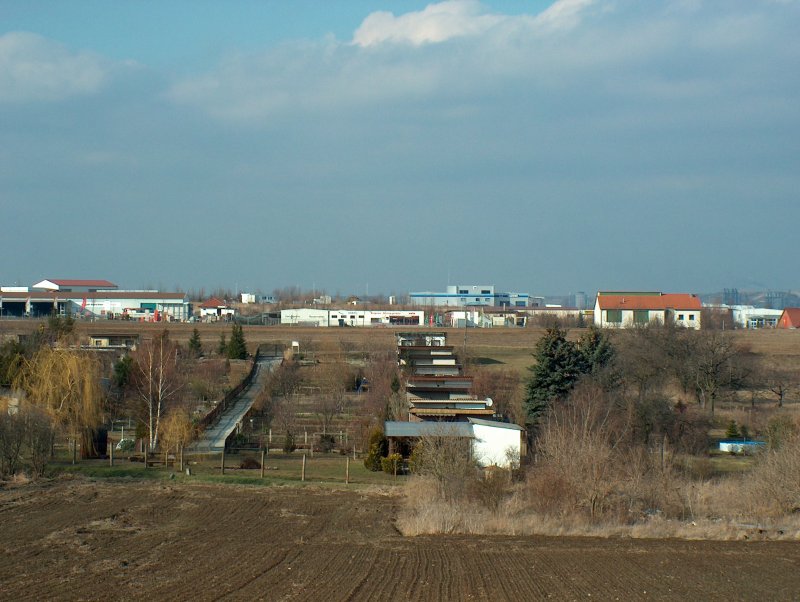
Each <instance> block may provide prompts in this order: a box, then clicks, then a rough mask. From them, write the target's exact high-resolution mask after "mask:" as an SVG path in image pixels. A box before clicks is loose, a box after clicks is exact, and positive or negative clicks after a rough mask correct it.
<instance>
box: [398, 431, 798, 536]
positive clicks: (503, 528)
mask: <svg viewBox="0 0 800 602" xmlns="http://www.w3.org/2000/svg"><path fill="white" fill-rule="evenodd" d="M574 427H575V425H574V424H564V423H561V424H558V425H556V427H555V428H553V429H552V430H551V431H550V432H549V433H547V434H546V435H545V436H544V437H543V439H542V441H541V443H542V450H543V455H544V458H543V459H542V460H540V461H539V462H538V463H537V464H536V465H534V466H533V467H532V468H531V469H530V470H529V471H528V473H527V474H526V475H525V478H524V480H523V481H522V482H518V483H511V481H510V480H508V479H506V480H502V479H498V478H497V477H496V476H495V477H494V478H493V479H492V481H490V482H489V483H487V482H486V481H485V480H483V479H482V478H481V477H480V476H479V473H475V474H474V476H473V477H472V479H471V480H470V481H469V482H466V483H465V482H461V483H460V487H459V490H458V492H457V495H452V493H453V492H450V494H449V495H446V492H442V487H441V482H437V481H436V480H435V479H433V478H431V477H424V476H423V477H413V478H412V479H411V480H410V482H409V484H408V485H407V487H406V490H405V494H406V495H405V500H404V504H403V506H402V508H401V510H400V512H399V515H398V519H397V527H398V529H399V530H400V532H401V533H403V534H405V535H421V534H435V533H469V534H505V535H534V534H539V535H590V536H599V537H614V536H624V537H639V538H648V537H649V538H664V537H679V538H686V539H716V540H728V539H765V538H770V539H789V540H798V539H800V436H797V435H795V436H793V437H791V438H790V439H788V440H786V441H784V442H783V444H782V445H781V446H780V447H779V448H777V449H773V450H768V451H764V452H762V453H760V454H759V455H758V456H757V457H756V458H755V459H754V461H753V464H752V468H751V469H750V470H749V471H747V472H740V473H730V474H727V475H724V476H717V477H714V478H707V477H706V475H705V473H704V471H700V472H699V473H698V472H696V471H692V470H690V469H687V465H686V463H685V462H682V461H679V459H678V458H676V457H673V456H672V454H671V453H670V452H669V450H666V451H665V452H664V453H663V454H662V453H661V450H657V451H656V453H653V452H652V451H650V450H648V449H647V448H645V447H624V446H619V445H617V444H616V443H617V442H616V440H615V439H614V438H613V437H605V436H604V435H603V433H602V430H601V432H599V433H598V432H597V430H596V429H591V428H586V429H584V430H580V429H575V428H574ZM581 433H582V434H581ZM548 437H549V439H548Z"/></svg>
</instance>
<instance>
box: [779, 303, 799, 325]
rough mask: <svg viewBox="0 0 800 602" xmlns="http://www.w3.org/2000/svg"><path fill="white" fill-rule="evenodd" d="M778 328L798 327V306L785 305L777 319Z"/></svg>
mask: <svg viewBox="0 0 800 602" xmlns="http://www.w3.org/2000/svg"><path fill="white" fill-rule="evenodd" d="M778 328H800V307H787V308H786V309H784V310H783V313H782V314H781V317H780V318H779V319H778Z"/></svg>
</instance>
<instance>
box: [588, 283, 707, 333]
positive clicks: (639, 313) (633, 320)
mask: <svg viewBox="0 0 800 602" xmlns="http://www.w3.org/2000/svg"><path fill="white" fill-rule="evenodd" d="M702 309H703V303H702V302H701V301H700V298H699V297H698V296H697V295H693V294H689V293H654V292H600V293H597V300H596V301H595V308H594V323H595V326H598V327H601V328H632V327H636V326H644V325H646V324H650V323H654V322H660V323H661V324H668V323H670V324H676V325H678V326H684V327H686V328H694V329H699V328H700V317H701V316H700V314H701V312H702Z"/></svg>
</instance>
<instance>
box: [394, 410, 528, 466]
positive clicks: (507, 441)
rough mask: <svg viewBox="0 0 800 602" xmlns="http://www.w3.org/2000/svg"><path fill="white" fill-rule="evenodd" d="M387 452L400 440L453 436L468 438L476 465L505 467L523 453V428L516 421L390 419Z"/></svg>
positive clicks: (516, 464) (398, 445) (399, 444)
mask: <svg viewBox="0 0 800 602" xmlns="http://www.w3.org/2000/svg"><path fill="white" fill-rule="evenodd" d="M384 433H385V434H386V438H387V439H388V440H389V453H392V452H393V450H394V449H400V448H402V443H404V442H408V441H411V443H412V444H413V442H414V440H418V439H420V438H423V437H455V438H460V439H469V440H471V446H470V449H471V453H472V458H473V459H474V460H475V462H476V463H477V464H478V465H479V466H483V467H487V466H499V467H501V468H509V467H516V466H519V462H520V459H521V458H522V455H523V438H524V436H525V430H524V429H523V428H522V427H521V426H518V425H516V424H511V423H508V422H498V421H496V420H483V419H481V418H468V419H467V420H466V421H465V422H433V421H431V422H394V421H388V422H386V423H384Z"/></svg>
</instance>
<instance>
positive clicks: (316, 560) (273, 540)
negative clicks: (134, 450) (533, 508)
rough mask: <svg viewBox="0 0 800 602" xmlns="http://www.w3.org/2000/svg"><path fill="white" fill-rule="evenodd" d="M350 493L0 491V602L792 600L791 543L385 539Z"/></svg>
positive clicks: (370, 505) (77, 484) (378, 510)
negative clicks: (167, 601)
mask: <svg viewBox="0 0 800 602" xmlns="http://www.w3.org/2000/svg"><path fill="white" fill-rule="evenodd" d="M395 503H396V500H395V499H394V498H392V497H388V496H383V495H378V494H365V493H363V492H361V493H359V492H350V491H329V490H322V489H300V488H261V487H246V486H229V485H201V484H182V483H174V484H173V483H170V484H164V483H150V482H140V481H135V482H91V481H86V480H83V479H75V480H62V481H60V482H57V483H54V484H45V485H29V486H24V487H21V488H14V489H6V490H0V584H2V587H1V588H0V598H2V599H4V600H22V599H29V600H43V599H48V600H49V599H70V600H74V599H135V600H140V599H150V600H161V599H171V600H185V599H194V600H212V599H228V600H240V599H241V600H253V599H265V600H320V599H325V600H348V599H355V600H361V599H376V600H392V599H396V600H405V599H414V600H416V599H422V600H458V599H485V600H488V599H492V600H531V599H546V598H552V599H558V600H564V599H578V598H582V599H587V598H588V597H589V596H590V595H591V598H592V599H595V600H597V599H600V600H617V599H618V600H637V599H676V600H677V599H681V600H699V599H703V600H709V599H719V600H722V599H725V600H740V599H759V600H790V599H797V596H798V592H800V576H798V573H797V567H798V565H799V564H800V546H799V545H797V544H794V543H789V542H750V543H736V542H726V543H717V542H682V541H646V540H601V539H580V538H543V537H534V538H511V537H424V538H412V539H407V538H403V537H401V536H400V535H399V534H398V533H397V532H396V531H395V529H394V527H393V526H392V516H393V514H394V505H395Z"/></svg>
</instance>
